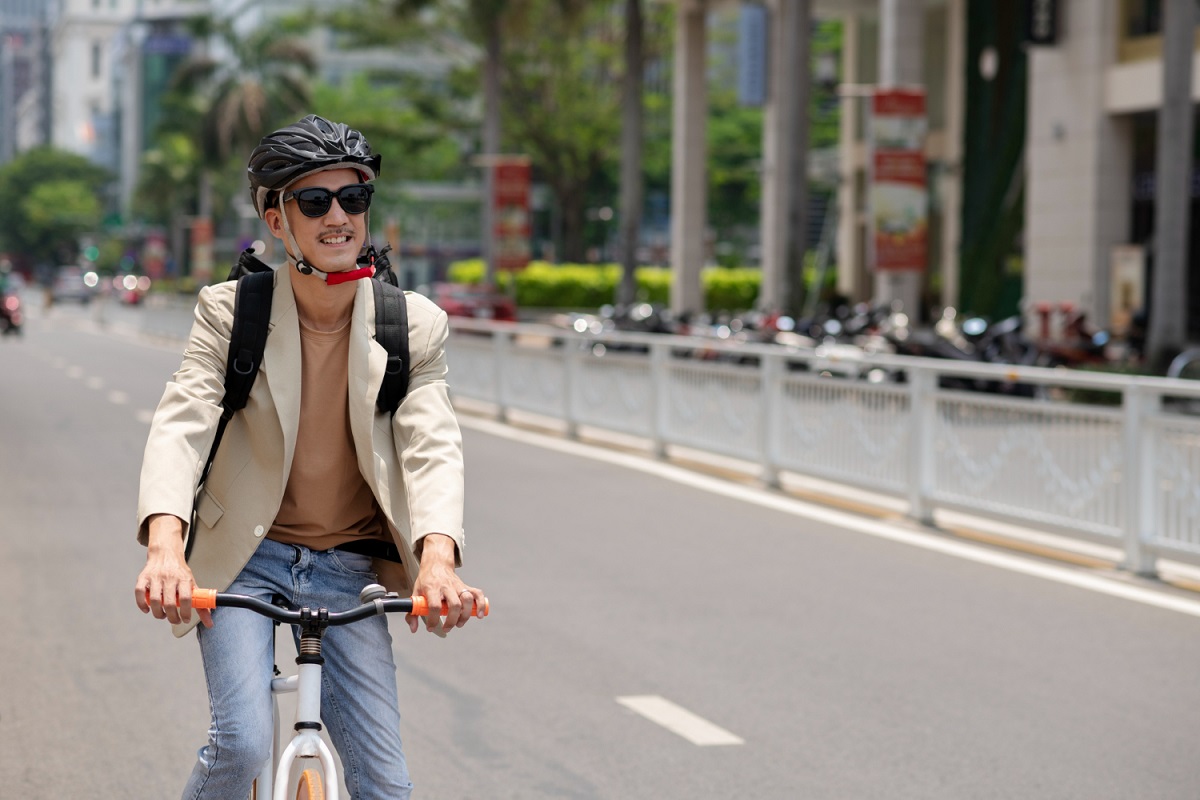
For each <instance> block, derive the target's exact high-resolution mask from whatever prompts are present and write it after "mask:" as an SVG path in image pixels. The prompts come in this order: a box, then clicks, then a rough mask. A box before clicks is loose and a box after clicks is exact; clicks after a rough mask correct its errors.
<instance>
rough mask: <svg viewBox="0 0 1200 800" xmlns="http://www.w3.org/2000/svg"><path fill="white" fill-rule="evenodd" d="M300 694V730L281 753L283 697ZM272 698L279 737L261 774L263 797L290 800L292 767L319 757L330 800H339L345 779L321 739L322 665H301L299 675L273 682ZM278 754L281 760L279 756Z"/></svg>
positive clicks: (276, 738) (297, 708)
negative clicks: (301, 760)
mask: <svg viewBox="0 0 1200 800" xmlns="http://www.w3.org/2000/svg"><path fill="white" fill-rule="evenodd" d="M291 692H296V693H297V704H296V728H295V733H294V734H293V735H292V739H291V741H290V742H288V744H287V747H285V748H284V750H283V752H282V753H279V695H281V694H288V693H291ZM271 699H272V702H273V705H274V718H275V736H274V737H273V740H272V743H271V754H270V756H269V757H268V758H267V760H266V762H264V763H263V768H262V771H261V772H259V774H258V783H257V787H258V794H257V796H258V797H259V798H263V800H265V798H267V797H270V798H271V800H287V791H288V783H289V778H290V777H291V772H292V765H293V764H294V763H295V762H296V760H297V759H307V758H316V759H319V760H320V762H321V771H322V772H324V773H325V774H324V775H323V776H322V777H323V778H324V781H323V783H324V786H325V798H326V800H339V797H338V796H339V792H340V790H341V781H342V779H341V776H340V775H338V771H337V764H336V762H335V761H334V758H333V753H331V752H330V751H329V746H328V745H327V744H325V740H324V739H322V738H321V733H320V731H321V665H320V664H299V665H298V669H297V672H296V674H295V675H288V676H286V677H282V678H272V679H271ZM277 754H278V760H277V759H276V755H277Z"/></svg>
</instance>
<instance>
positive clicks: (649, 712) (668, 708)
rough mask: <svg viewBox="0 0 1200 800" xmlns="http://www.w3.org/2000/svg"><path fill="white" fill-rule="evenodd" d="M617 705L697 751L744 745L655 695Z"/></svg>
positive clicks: (629, 698) (620, 700)
mask: <svg viewBox="0 0 1200 800" xmlns="http://www.w3.org/2000/svg"><path fill="white" fill-rule="evenodd" d="M617 702H618V703H620V704H621V705H623V706H625V707H626V708H628V709H630V710H631V711H634V712H636V713H638V714H641V715H642V716H643V717H645V718H646V719H648V720H650V721H651V722H653V723H655V724H658V725H661V726H663V727H664V728H666V729H667V730H669V731H670V732H671V733H674V734H678V735H679V736H682V737H683V738H684V739H687V740H688V741H689V742H691V743H692V744H694V745H696V746H698V747H713V746H721V745H732V744H745V743H746V742H745V741H744V740H743V739H742V738H741V737H738V736H734V735H733V734H732V733H730V732H729V731H727V730H725V729H724V728H722V727H721V726H719V725H714V724H713V723H711V722H709V721H708V720H706V719H704V718H703V717H700V716H697V715H695V714H693V713H692V712H691V711H688V710H687V709H686V708H684V707H683V706H679V705H676V704H675V703H672V702H671V701H670V700H668V699H666V698H665V697H659V696H658V695H656V694H641V695H630V696H627V697H618V698H617Z"/></svg>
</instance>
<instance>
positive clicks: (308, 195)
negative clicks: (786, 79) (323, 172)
mask: <svg viewBox="0 0 1200 800" xmlns="http://www.w3.org/2000/svg"><path fill="white" fill-rule="evenodd" d="M374 193H375V187H374V186H372V185H371V184H369V183H352V184H350V185H349V186H343V187H342V188H340V189H338V190H337V191H336V192H331V191H329V190H328V189H322V188H321V187H319V186H311V187H309V188H307V189H296V190H295V191H292V192H288V193H287V194H285V195H284V196H283V200H284V202H285V203H286V202H287V201H288V200H291V199H292V198H293V197H294V198H296V206H297V207H298V208H299V209H300V213H301V214H303V215H304V216H306V217H323V216H325V215H326V214H328V213H329V207H330V206H331V205H333V198H335V197H336V198H337V201H338V205H340V206H341V207H342V210H343V211H345V212H346V213H347V214H363V213H366V210H367V209H368V208H370V207H371V195H372V194H374Z"/></svg>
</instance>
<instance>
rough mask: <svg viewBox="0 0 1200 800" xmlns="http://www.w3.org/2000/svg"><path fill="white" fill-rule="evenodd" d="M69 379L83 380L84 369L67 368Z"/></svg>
mask: <svg viewBox="0 0 1200 800" xmlns="http://www.w3.org/2000/svg"><path fill="white" fill-rule="evenodd" d="M67 377H68V378H82V377H83V367H67Z"/></svg>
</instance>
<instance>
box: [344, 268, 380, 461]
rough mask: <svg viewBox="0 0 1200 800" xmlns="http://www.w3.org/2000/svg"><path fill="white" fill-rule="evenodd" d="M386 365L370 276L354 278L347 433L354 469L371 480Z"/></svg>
mask: <svg viewBox="0 0 1200 800" xmlns="http://www.w3.org/2000/svg"><path fill="white" fill-rule="evenodd" d="M386 368H387V353H386V351H384V349H383V346H382V345H380V344H379V343H378V342H376V341H375V293H374V290H373V288H372V286H371V280H370V279H365V278H364V279H363V280H360V281H358V293H357V294H356V295H355V296H354V317H353V321H352V322H351V335H350V363H349V365H348V372H349V381H348V383H349V392H350V398H349V400H350V434H351V436H353V437H354V450H355V452H356V453H357V455H358V469H359V472H361V473H362V475H363V477H364V478H366V479H367V480H369V481H371V482H372V483H374V482H375V479H376V478H377V477H378V476H377V475H376V474H375V472H376V469H375V458H374V452H375V451H374V437H373V436H372V433H371V429H372V426H373V425H374V422H375V398H376V397H378V395H379V386H380V384H382V383H383V372H384V370H385V369H386Z"/></svg>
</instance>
